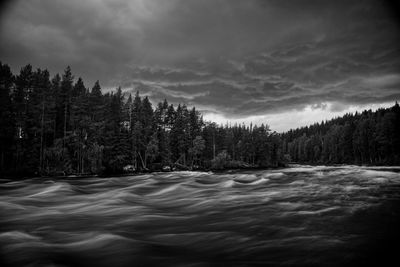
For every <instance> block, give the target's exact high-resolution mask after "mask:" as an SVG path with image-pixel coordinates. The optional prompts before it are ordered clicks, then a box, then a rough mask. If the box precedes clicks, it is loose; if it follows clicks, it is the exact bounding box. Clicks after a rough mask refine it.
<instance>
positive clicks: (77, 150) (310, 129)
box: [0, 62, 400, 177]
mask: <svg viewBox="0 0 400 267" xmlns="http://www.w3.org/2000/svg"><path fill="white" fill-rule="evenodd" d="M0 74H1V75H0V115H1V117H0V128H1V129H2V130H1V133H0V177H28V176H29V177H32V176H46V177H58V176H69V175H76V176H77V177H78V176H79V177H86V176H93V175H99V176H112V175H124V174H134V173H144V172H153V171H173V170H200V171H201V170H205V171H208V170H213V171H227V170H238V169H243V170H250V169H271V168H278V167H284V166H287V164H288V163H290V162H298V163H300V164H302V163H304V164H311V165H314V164H316V165H318V164H320V165H336V164H355V165H378V166H379V165H388V166H392V165H400V107H399V105H398V103H397V102H396V103H395V104H394V106H392V107H390V108H384V109H378V110H377V111H374V112H373V111H371V110H366V111H363V112H361V113H358V112H356V113H355V114H346V115H344V116H342V117H339V118H335V119H332V120H329V121H323V122H321V123H315V124H313V125H310V126H306V127H302V128H298V129H294V130H290V131H288V132H285V133H276V132H273V131H271V129H270V128H269V126H268V125H265V124H262V125H260V126H257V125H252V124H250V125H245V124H235V125H230V124H226V125H217V124H216V123H213V122H205V121H203V117H202V114H201V113H200V112H199V111H197V110H196V108H195V107H193V108H188V107H187V106H186V105H184V104H183V105H181V104H179V105H175V106H174V105H173V104H170V103H168V102H167V100H164V101H162V102H159V103H157V104H154V103H152V102H151V100H150V99H149V98H148V97H147V96H144V97H142V96H140V94H139V92H136V94H135V95H131V94H129V93H127V92H125V93H123V92H122V90H121V88H117V89H116V90H115V91H112V92H107V93H105V94H103V93H102V91H101V86H100V83H99V82H98V81H97V82H96V83H95V84H94V86H93V87H92V88H91V89H89V88H88V87H86V86H85V85H84V82H83V80H82V79H81V78H78V79H75V78H74V76H73V74H72V72H71V69H70V68H69V67H67V68H66V69H65V71H64V73H63V74H62V75H59V74H56V75H54V76H53V77H50V73H49V72H48V71H47V70H42V69H36V70H34V69H33V68H32V66H31V65H26V66H24V67H23V68H21V70H20V73H19V74H16V75H14V74H13V73H12V72H11V70H10V68H9V66H8V65H6V64H2V63H1V62H0Z"/></svg>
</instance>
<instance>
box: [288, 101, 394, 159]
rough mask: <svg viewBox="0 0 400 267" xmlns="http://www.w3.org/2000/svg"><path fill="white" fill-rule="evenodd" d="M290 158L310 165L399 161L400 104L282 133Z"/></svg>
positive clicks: (347, 115)
mask: <svg viewBox="0 0 400 267" xmlns="http://www.w3.org/2000/svg"><path fill="white" fill-rule="evenodd" d="M281 140H282V151H283V153H284V154H286V158H287V159H288V160H291V161H295V162H301V163H313V164H369V165H371V164H377V165H395V164H397V165H398V164H400V107H399V105H398V103H397V102H396V104H395V105H394V106H393V107H391V108H387V109H378V110H377V111H375V112H372V111H371V110H368V111H363V112H362V113H358V112H356V113H355V114H346V115H344V116H343V117H340V118H336V119H332V120H330V121H326V122H322V123H316V124H314V125H311V126H308V127H302V128H299V129H295V130H290V131H288V132H287V133H284V134H282V135H281Z"/></svg>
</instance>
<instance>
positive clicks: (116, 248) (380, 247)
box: [0, 166, 400, 267]
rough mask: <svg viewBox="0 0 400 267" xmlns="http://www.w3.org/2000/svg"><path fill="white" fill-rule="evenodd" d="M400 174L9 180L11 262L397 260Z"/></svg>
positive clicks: (3, 238)
mask: <svg viewBox="0 0 400 267" xmlns="http://www.w3.org/2000/svg"><path fill="white" fill-rule="evenodd" d="M399 171H400V169H399V168H384V167H381V168H378V167H377V168H372V167H368V168H367V167H357V166H342V167H326V166H317V167H311V166H295V167H292V168H285V169H279V170H263V171H245V172H233V171H232V172H225V173H211V172H210V173H206V172H172V173H152V174H146V175H135V176H125V177H112V178H98V177H93V178H72V177H70V178H63V179H59V178H58V179H43V178H34V179H25V180H18V181H12V180H5V179H3V180H1V182H0V192H1V195H0V255H1V256H0V257H1V258H0V260H1V264H3V266H114V267H116V266H248V265H259V266H343V265H348V266H355V265H361V264H362V265H374V266H377V265H381V266H383V265H382V264H383V263H388V262H389V260H392V259H396V258H397V255H396V253H398V252H399V251H400V250H399V245H398V244H399V243H400V235H399V229H400V223H399V217H400V212H399V207H400V204H399V203H400V172H399Z"/></svg>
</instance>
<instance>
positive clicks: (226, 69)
mask: <svg viewBox="0 0 400 267" xmlns="http://www.w3.org/2000/svg"><path fill="white" fill-rule="evenodd" d="M397 11H398V8H397V7H396V6H391V5H388V4H387V3H386V2H384V1H378V0H375V1H368V0H363V1H361V0H360V1H351V0H343V1H321V0H305V1H303V0H298V1H282V0H269V1H268V0H236V1H235V0H130V1H125V0H114V1H113V0H85V1H82V0H68V1H65V0H30V1H9V2H8V3H7V4H6V5H3V6H2V10H1V13H0V16H1V18H0V40H1V41H0V61H2V62H3V63H7V64H9V65H10V66H11V67H12V69H13V71H14V72H16V73H17V72H18V71H19V69H20V68H21V67H22V66H24V65H26V64H28V63H30V64H32V65H33V66H34V67H41V68H48V69H49V71H50V72H51V73H52V74H55V73H56V72H62V71H63V69H65V67H66V66H67V65H70V66H71V68H72V71H73V73H74V75H75V77H78V76H82V78H83V79H84V81H85V82H86V86H88V87H92V86H93V83H94V81H95V80H97V79H99V80H100V84H101V85H102V87H103V89H104V90H107V89H112V88H115V87H117V86H121V87H122V88H123V89H124V90H126V91H128V90H133V91H136V90H139V91H140V92H141V93H142V94H145V95H149V96H150V98H151V100H153V102H158V101H159V100H162V99H164V98H166V99H167V100H168V101H169V102H171V103H186V104H187V105H190V106H196V107H197V108H198V109H199V110H201V111H202V112H203V114H205V118H206V119H209V120H214V121H217V122H223V123H225V122H227V121H231V122H242V121H243V122H250V121H252V122H256V123H261V122H264V123H267V124H269V125H270V126H271V128H272V129H273V130H277V131H284V130H287V129H289V128H292V127H298V126H303V125H307V124H310V123H313V122H316V121H320V120H322V119H327V118H332V117H334V116H338V115H341V114H343V113H345V112H354V111H355V110H361V109H364V108H373V109H374V108H378V107H382V106H388V105H393V103H394V102H395V101H396V100H400V47H399V44H400V31H399V30H400V28H399V26H400V24H399V20H398V17H397V16H398V15H399V14H397Z"/></svg>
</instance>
